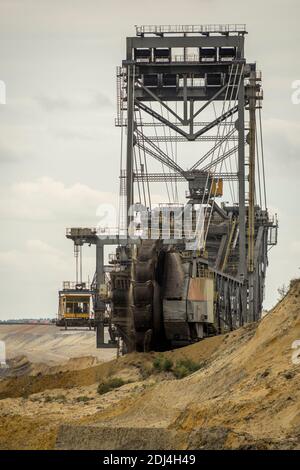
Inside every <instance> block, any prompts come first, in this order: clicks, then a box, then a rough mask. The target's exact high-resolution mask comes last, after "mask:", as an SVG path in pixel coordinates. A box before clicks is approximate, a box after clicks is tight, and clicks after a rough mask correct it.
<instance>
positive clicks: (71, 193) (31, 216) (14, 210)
mask: <svg viewBox="0 0 300 470" xmlns="http://www.w3.org/2000/svg"><path fill="white" fill-rule="evenodd" d="M0 196H1V200H2V204H1V207H0V216H1V217H2V219H9V220H19V221H22V220H29V221H30V220H31V221H48V222H49V221H65V222H66V223H71V222H72V221H76V223H77V224H79V225H80V224H82V223H87V221H89V222H90V223H91V224H92V225H96V224H97V216H96V213H97V209H98V207H99V205H101V204H111V205H113V206H114V205H115V204H116V194H114V193H110V192H103V191H98V190H96V189H92V188H90V187H88V186H86V185H84V184H81V183H75V184H72V185H70V186H67V185H65V184H64V183H62V182H60V181H55V180H54V179H52V178H48V177H43V178H38V179H37V180H35V181H25V182H19V183H14V184H12V185H11V186H10V187H9V188H3V189H1V190H0ZM116 212H117V210H116Z"/></svg>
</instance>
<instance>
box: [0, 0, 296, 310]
mask: <svg viewBox="0 0 300 470" xmlns="http://www.w3.org/2000/svg"><path fill="white" fill-rule="evenodd" d="M299 13H300V6H299V1H297V0H286V1H285V2H282V1H280V0H272V1H271V0H267V1H264V2H262V1H261V0H259V1H258V0H252V1H251V2H241V1H235V0H227V1H226V2H225V1H224V0H223V1H221V0H186V1H185V2H182V1H180V2H179V1H178V0H171V1H170V0H164V1H161V0H159V1H158V0H152V1H151V2H148V1H147V2H145V1H144V0H140V1H136V0H130V1H129V0H128V1H127V2H124V1H119V0H118V1H116V0H110V1H109V2H104V1H100V0H7V1H4V0H0V80H2V81H4V82H5V84H6V95H7V96H6V104H5V105H3V104H2V105H0V131H1V134H0V135H1V140H0V168H1V171H0V182H1V184H0V195H1V206H0V217H1V232H0V236H1V245H0V286H1V287H0V289H1V307H0V318H2V319H4V318H9V317H10V318H11V317H23V316H32V317H40V316H54V315H55V314H56V311H57V290H58V288H59V287H60V285H61V282H62V281H63V280H67V279H71V280H72V279H74V259H73V253H72V244H71V242H69V241H68V240H66V239H65V237H64V232H65V227H67V226H72V225H73V226H76V225H78V226H84V225H87V226H89V225H91V226H93V225H95V224H97V215H96V214H97V207H98V206H99V204H101V203H111V202H112V203H115V202H116V195H117V192H118V173H119V154H120V144H119V130H118V129H115V128H114V118H115V110H116V105H115V89H116V85H115V68H116V66H117V65H120V64H121V60H122V59H123V58H124V56H125V38H126V36H129V35H134V34H135V29H134V25H135V24H205V23H208V24H210V23H246V24H247V29H248V32H249V34H248V36H247V37H246V57H247V59H248V61H257V63H258V68H260V69H261V70H262V71H263V84H264V103H263V108H264V109H263V120H264V137H265V158H266V171H267V192H268V205H269V208H270V210H271V211H272V212H277V213H278V215H279V221H280V232H279V245H278V246H277V247H275V248H273V250H271V252H270V265H269V270H268V278H267V291H266V302H265V307H267V308H269V307H270V306H272V305H273V304H274V302H275V301H276V299H277V287H278V286H280V285H282V284H283V283H288V282H289V280H290V279H291V278H292V277H294V276H298V275H299V267H300V221H299V208H298V204H299V194H300V191H299V174H300V152H299V151H300V122H299V116H300V104H299V105H296V104H293V103H292V100H291V95H292V92H293V90H292V83H293V82H294V81H295V80H300V67H299V34H300V33H299V17H300V15H299ZM93 272H94V256H93V249H92V248H90V249H89V248H88V247H85V248H84V276H85V277H86V278H87V276H88V275H90V276H92V275H93Z"/></svg>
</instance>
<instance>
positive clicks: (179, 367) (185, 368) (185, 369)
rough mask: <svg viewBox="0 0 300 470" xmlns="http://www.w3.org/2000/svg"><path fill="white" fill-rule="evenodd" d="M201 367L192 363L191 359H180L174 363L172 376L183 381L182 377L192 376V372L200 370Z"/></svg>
mask: <svg viewBox="0 0 300 470" xmlns="http://www.w3.org/2000/svg"><path fill="white" fill-rule="evenodd" d="M201 367H202V366H201V364H199V363H197V362H194V361H192V359H180V360H179V361H177V362H176V365H175V367H174V369H173V374H174V375H175V377H176V378H177V379H183V377H186V376H187V375H190V374H193V372H196V370H199V369H201Z"/></svg>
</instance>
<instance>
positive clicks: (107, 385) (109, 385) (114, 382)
mask: <svg viewBox="0 0 300 470" xmlns="http://www.w3.org/2000/svg"><path fill="white" fill-rule="evenodd" d="M125 383H127V382H125V381H124V380H123V379H121V378H120V377H113V378H110V379H108V380H106V381H105V382H101V383H100V384H99V385H98V388H97V392H98V393H99V394H100V395H103V394H104V393H107V392H110V391H111V390H113V389H114V388H119V387H122V385H124V384H125Z"/></svg>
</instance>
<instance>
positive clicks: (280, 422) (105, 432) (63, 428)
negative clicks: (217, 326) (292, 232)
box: [0, 280, 300, 449]
mask: <svg viewBox="0 0 300 470" xmlns="http://www.w3.org/2000/svg"><path fill="white" fill-rule="evenodd" d="M296 340H300V280H296V281H293V282H292V284H291V288H290V291H289V293H288V294H287V295H286V296H285V298H284V299H283V300H282V301H281V302H279V303H278V304H277V305H276V307H275V308H274V309H273V310H272V311H271V312H270V313H268V314H267V315H266V316H265V317H264V318H263V319H262V320H261V321H260V322H258V323H255V324H250V325H247V326H245V327H243V328H240V329H239V330H236V331H234V332H232V333H230V334H226V335H222V336H218V337H213V338H208V339H206V340H204V341H201V342H199V343H197V344H194V345H192V346H188V347H186V348H181V349H178V350H175V351H169V352H167V353H164V356H166V357H169V358H170V359H171V360H172V361H173V363H175V362H176V361H178V360H179V359H181V358H189V359H192V360H193V361H195V362H197V363H198V364H199V366H200V368H199V370H197V371H196V372H194V373H193V374H191V375H189V376H188V377H185V378H182V379H175V377H174V375H173V374H172V373H171V372H164V373H153V371H151V368H152V364H153V360H154V358H155V357H156V356H157V354H155V353H149V354H142V353H139V354H138V353H135V354H129V355H127V356H125V357H121V358H119V359H114V360H112V361H109V362H104V363H101V364H96V365H91V366H87V367H86V368H82V369H80V368H76V367H75V368H74V367H67V365H66V364H64V365H62V366H60V368H59V366H55V367H58V369H52V368H51V366H48V369H47V370H46V371H45V370H44V371H43V370H39V371H38V372H37V371H36V370H35V371H34V372H33V371H32V370H30V367H29V369H28V371H27V372H26V373H22V374H18V375H17V376H14V377H4V378H3V379H2V380H1V381H0V448H1V449H53V448H57V449H72V448H77V449H78V448H85V449H91V448H98V449H101V448H106V449H130V448H131V449H162V448H164V449H174V448H180V449H300V374H299V371H300V360H299V358H297V356H296V351H295V350H293V349H292V344H293V343H294V342H295V341H296ZM293 353H294V359H293V360H292V354H293ZM299 353H300V348H299ZM149 371H150V372H149ZM111 377H121V378H123V380H124V381H125V382H128V383H125V384H124V385H123V386H121V387H120V388H117V389H114V390H112V391H110V392H108V393H106V394H104V395H99V394H98V393H97V386H98V383H99V382H101V381H103V380H105V379H107V378H111Z"/></svg>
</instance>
